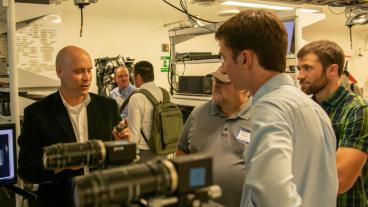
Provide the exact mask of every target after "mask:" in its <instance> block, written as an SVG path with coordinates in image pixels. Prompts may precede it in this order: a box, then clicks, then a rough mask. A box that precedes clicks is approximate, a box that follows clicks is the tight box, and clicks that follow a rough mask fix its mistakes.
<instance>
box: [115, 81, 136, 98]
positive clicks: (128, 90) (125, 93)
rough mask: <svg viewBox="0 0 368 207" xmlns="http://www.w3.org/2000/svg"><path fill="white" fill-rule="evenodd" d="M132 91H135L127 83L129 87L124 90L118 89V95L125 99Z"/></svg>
mask: <svg viewBox="0 0 368 207" xmlns="http://www.w3.org/2000/svg"><path fill="white" fill-rule="evenodd" d="M134 89H135V87H134V86H133V85H132V84H131V83H129V85H128V86H127V87H126V88H122V89H120V88H119V93H120V95H121V96H123V97H125V96H127V95H128V94H131V92H132V91H133V90H134Z"/></svg>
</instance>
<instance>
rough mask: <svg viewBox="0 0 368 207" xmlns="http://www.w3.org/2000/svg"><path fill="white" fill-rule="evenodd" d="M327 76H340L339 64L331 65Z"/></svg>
mask: <svg viewBox="0 0 368 207" xmlns="http://www.w3.org/2000/svg"><path fill="white" fill-rule="evenodd" d="M327 76H329V77H333V76H339V66H338V65H337V64H331V65H329V66H328V67H327Z"/></svg>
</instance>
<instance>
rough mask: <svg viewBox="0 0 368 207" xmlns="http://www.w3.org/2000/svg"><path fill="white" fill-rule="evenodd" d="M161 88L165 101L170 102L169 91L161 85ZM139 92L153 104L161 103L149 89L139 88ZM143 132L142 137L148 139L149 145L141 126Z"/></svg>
mask: <svg viewBox="0 0 368 207" xmlns="http://www.w3.org/2000/svg"><path fill="white" fill-rule="evenodd" d="M160 89H161V91H162V99H163V103H167V102H170V95H169V92H167V91H166V90H165V89H163V88H161V87H160ZM137 93H142V94H143V95H145V96H146V97H147V98H148V100H149V101H150V102H151V103H152V104H153V106H156V105H157V104H159V102H158V101H157V99H156V98H155V97H154V96H153V95H152V93H151V92H149V91H148V90H147V89H139V90H138V91H137ZM124 103H125V102H124ZM141 134H142V137H143V139H144V141H146V144H147V145H148V139H147V137H146V135H145V134H144V133H143V130H142V128H141Z"/></svg>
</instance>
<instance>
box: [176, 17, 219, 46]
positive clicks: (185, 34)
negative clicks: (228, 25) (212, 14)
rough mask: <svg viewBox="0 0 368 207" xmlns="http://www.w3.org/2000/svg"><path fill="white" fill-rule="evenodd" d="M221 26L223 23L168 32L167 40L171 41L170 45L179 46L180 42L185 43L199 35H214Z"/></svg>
mask: <svg viewBox="0 0 368 207" xmlns="http://www.w3.org/2000/svg"><path fill="white" fill-rule="evenodd" d="M222 24H223V22H220V23H213V24H207V25H205V26H202V27H190V28H184V29H179V30H174V31H170V32H169V38H170V40H171V44H179V43H181V42H185V41H187V40H190V39H192V38H194V37H196V36H199V35H206V34H212V33H215V32H216V31H217V29H218V28H219V27H220V26H221V25H222Z"/></svg>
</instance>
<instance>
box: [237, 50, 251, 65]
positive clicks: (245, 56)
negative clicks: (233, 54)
mask: <svg viewBox="0 0 368 207" xmlns="http://www.w3.org/2000/svg"><path fill="white" fill-rule="evenodd" d="M252 58H253V53H252V52H251V51H250V50H243V51H241V52H240V54H239V56H238V63H239V64H242V65H245V66H247V67H250V66H251V65H252V63H253V59H252Z"/></svg>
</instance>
